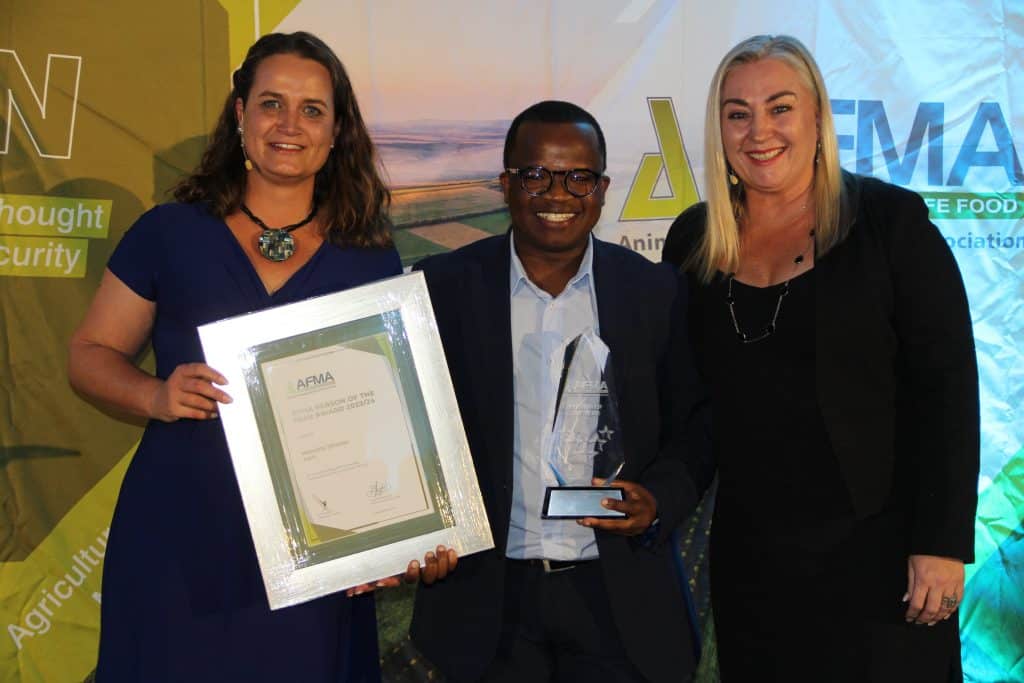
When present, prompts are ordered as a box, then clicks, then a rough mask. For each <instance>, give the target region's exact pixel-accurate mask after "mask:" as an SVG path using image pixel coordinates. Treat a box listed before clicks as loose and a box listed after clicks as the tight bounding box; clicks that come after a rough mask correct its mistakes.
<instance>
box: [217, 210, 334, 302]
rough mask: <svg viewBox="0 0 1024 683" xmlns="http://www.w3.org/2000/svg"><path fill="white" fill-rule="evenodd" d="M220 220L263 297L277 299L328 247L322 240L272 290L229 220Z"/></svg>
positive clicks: (226, 234)
mask: <svg viewBox="0 0 1024 683" xmlns="http://www.w3.org/2000/svg"><path fill="white" fill-rule="evenodd" d="M218 222H219V223H220V224H221V227H222V228H223V229H224V232H225V236H226V237H227V239H228V240H229V241H230V242H231V243H232V245H234V249H235V253H236V254H237V255H238V256H239V257H240V258H241V259H242V261H244V262H245V267H246V268H247V269H248V271H249V276H250V277H251V278H252V279H253V282H254V283H255V284H256V289H257V290H258V291H259V292H260V295H261V297H262V298H263V299H275V298H276V297H277V296H278V295H280V294H281V292H283V291H285V290H286V289H288V288H289V287H290V286H291V284H292V283H293V282H295V281H296V279H297V278H298V277H299V276H300V275H301V274H302V273H304V272H305V271H307V270H309V268H310V264H312V263H313V262H314V261H315V260H317V259H318V258H319V257H320V254H321V252H323V250H324V249H325V248H326V247H327V242H328V240H327V239H324V240H323V241H322V242H320V246H318V247H317V248H316V250H315V251H314V252H313V253H312V254H311V255H310V257H309V258H308V259H306V261H305V263H303V264H302V265H301V266H299V267H298V268H297V269H296V270H295V272H294V273H292V274H291V275H289V276H288V278H287V279H286V280H285V281H284V282H282V283H281V286H280V287H278V288H277V289H275V290H274V291H273V292H271V291H270V290H269V289H267V283H265V282H264V281H263V278H261V277H260V274H259V271H257V270H256V266H255V265H253V262H252V259H250V258H249V254H248V253H246V251H245V248H244V247H243V246H242V243H241V242H240V241H239V240H238V237H236V236H235V233H234V232H233V231H232V230H231V226H230V225H228V223H227V221H226V220H224V219H223V218H221V219H218Z"/></svg>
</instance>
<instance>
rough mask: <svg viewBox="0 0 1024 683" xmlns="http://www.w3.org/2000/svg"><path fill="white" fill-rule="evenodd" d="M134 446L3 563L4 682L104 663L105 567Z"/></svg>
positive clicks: (79, 672) (51, 681) (66, 677)
mask: <svg viewBox="0 0 1024 683" xmlns="http://www.w3.org/2000/svg"><path fill="white" fill-rule="evenodd" d="M134 454H135V448H134V447H133V448H132V449H131V450H130V451H129V452H128V453H127V454H125V456H124V457H123V458H122V459H121V461H120V462H119V463H118V464H117V465H116V466H115V467H114V468H113V469H111V470H110V472H108V473H107V475H106V476H105V477H104V478H103V479H102V480H100V482H99V483H98V484H97V485H96V486H94V487H93V488H92V490H90V491H89V493H87V494H86V495H85V496H83V497H82V499H81V500H80V501H78V503H76V504H75V506H74V507H73V508H71V510H70V511H69V512H68V514H67V515H65V517H64V519H62V520H61V521H60V522H59V523H58V524H57V526H56V528H54V530H53V531H52V532H51V533H50V535H49V536H48V537H47V538H46V540H45V541H43V542H42V543H41V544H40V545H39V546H38V547H37V548H36V549H35V550H33V551H32V553H31V554H30V555H29V556H28V557H27V558H26V559H25V560H24V561H23V562H6V563H2V564H0V619H2V620H3V622H2V624H3V629H4V633H3V636H4V637H2V638H0V671H2V672H3V676H2V679H0V680H2V681H3V683H30V682H35V681H45V682H46V683H63V682H64V681H68V682H69V683H70V682H74V683H78V682H79V681H81V680H82V679H83V678H85V676H87V675H88V674H89V672H91V671H92V670H93V669H94V668H95V667H96V647H97V643H98V642H99V624H100V575H101V571H102V569H103V556H104V554H105V553H106V548H107V534H108V533H109V531H110V516H111V511H112V510H113V508H114V502H115V501H116V500H117V494H118V491H120V489H121V480H122V479H123V478H124V473H125V470H126V469H127V468H128V463H129V462H130V461H131V458H132V456H133V455H134Z"/></svg>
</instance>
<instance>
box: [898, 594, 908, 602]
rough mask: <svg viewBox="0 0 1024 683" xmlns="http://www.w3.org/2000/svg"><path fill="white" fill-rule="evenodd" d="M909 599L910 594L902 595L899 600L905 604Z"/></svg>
mask: <svg viewBox="0 0 1024 683" xmlns="http://www.w3.org/2000/svg"><path fill="white" fill-rule="evenodd" d="M909 599H910V593H904V594H903V597H902V598H900V602H906V601H907V600H909Z"/></svg>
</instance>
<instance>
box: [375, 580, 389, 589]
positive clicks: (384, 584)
mask: <svg viewBox="0 0 1024 683" xmlns="http://www.w3.org/2000/svg"><path fill="white" fill-rule="evenodd" d="M374 585H375V586H377V588H383V587H384V586H386V585H387V584H386V583H384V582H383V581H378V582H377V583H376V584H374Z"/></svg>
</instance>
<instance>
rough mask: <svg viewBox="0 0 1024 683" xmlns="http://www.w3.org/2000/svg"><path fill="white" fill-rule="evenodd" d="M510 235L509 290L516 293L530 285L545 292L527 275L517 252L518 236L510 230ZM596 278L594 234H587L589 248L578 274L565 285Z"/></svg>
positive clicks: (548, 295)
mask: <svg viewBox="0 0 1024 683" xmlns="http://www.w3.org/2000/svg"><path fill="white" fill-rule="evenodd" d="M508 237H509V252H510V254H511V259H509V261H510V268H509V291H510V292H511V293H512V294H515V293H516V292H518V291H519V289H521V288H522V287H524V286H526V287H530V288H531V289H533V290H534V291H535V292H537V293H538V294H539V293H541V292H543V290H541V289H540V288H539V287H538V286H537V285H536V284H534V283H533V282H531V281H530V278H529V277H528V276H527V275H526V268H524V267H523V262H522V261H520V260H519V254H517V253H516V238H515V234H514V233H513V232H512V231H511V230H510V231H509V233H508ZM593 278H594V234H593V233H591V234H589V235H587V249H586V251H584V252H583V260H582V261H580V267H579V270H577V271H576V274H575V275H573V276H572V277H571V278H569V283H568V284H567V285H566V286H565V288H566V289H568V288H570V287H574V286H575V285H577V284H579V283H581V282H585V281H593ZM543 294H544V296H547V297H550V296H551V295H550V294H548V293H547V292H543Z"/></svg>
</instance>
